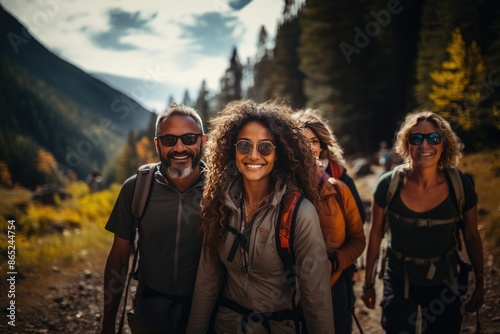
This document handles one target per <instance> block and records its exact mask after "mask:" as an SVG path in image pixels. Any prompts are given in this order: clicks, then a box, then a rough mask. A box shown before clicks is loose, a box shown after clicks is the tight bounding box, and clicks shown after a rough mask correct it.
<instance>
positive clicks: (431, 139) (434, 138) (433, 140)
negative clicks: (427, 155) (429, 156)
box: [408, 132, 443, 145]
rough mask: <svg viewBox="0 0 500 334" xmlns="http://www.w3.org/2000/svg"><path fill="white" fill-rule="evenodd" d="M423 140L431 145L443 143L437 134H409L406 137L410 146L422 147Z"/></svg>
mask: <svg viewBox="0 0 500 334" xmlns="http://www.w3.org/2000/svg"><path fill="white" fill-rule="evenodd" d="M424 139H425V140H427V142H428V143H429V144H431V145H438V144H441V143H442V142H443V138H442V137H441V135H440V134H439V133H438V132H432V133H426V134H423V133H411V134H410V135H409V136H408V142H409V143H410V144H411V145H422V143H423V142H424Z"/></svg>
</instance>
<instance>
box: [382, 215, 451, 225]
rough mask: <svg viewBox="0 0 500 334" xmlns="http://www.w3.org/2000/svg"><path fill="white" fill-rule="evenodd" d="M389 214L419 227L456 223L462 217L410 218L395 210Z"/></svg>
mask: <svg viewBox="0 0 500 334" xmlns="http://www.w3.org/2000/svg"><path fill="white" fill-rule="evenodd" d="M387 214H388V215H390V216H392V217H394V218H395V219H397V220H400V221H404V222H406V223H412V224H415V225H416V226H417V227H432V226H438V225H446V224H451V223H456V222H458V221H459V220H460V217H454V218H449V219H429V218H409V217H404V216H401V215H400V214H397V213H396V212H393V211H388V212H387Z"/></svg>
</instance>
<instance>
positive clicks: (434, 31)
mask: <svg viewBox="0 0 500 334" xmlns="http://www.w3.org/2000/svg"><path fill="white" fill-rule="evenodd" d="M477 4H478V1H477V0H474V1H470V0H440V1H426V2H425V3H424V6H423V12H422V16H421V22H422V25H421V29H420V40H419V46H418V58H417V70H416V84H415V86H414V90H413V92H414V96H415V100H416V102H417V105H418V107H419V108H429V107H431V106H432V102H431V101H430V100H429V93H430V92H431V85H432V80H431V78H430V76H429V73H431V72H432V71H436V70H438V69H439V67H440V64H442V63H443V62H444V61H445V59H446V57H447V54H446V45H448V44H449V43H450V39H451V33H452V32H453V30H454V29H455V28H457V27H458V28H460V31H461V32H462V36H463V37H464V40H465V41H466V42H467V43H471V42H472V40H473V39H475V36H474V33H475V32H476V26H475V24H476V17H477Z"/></svg>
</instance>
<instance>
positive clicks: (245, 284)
mask: <svg viewBox="0 0 500 334" xmlns="http://www.w3.org/2000/svg"><path fill="white" fill-rule="evenodd" d="M284 193H285V189H281V190H279V191H277V192H276V193H275V195H274V197H273V198H272V199H271V201H270V203H267V204H264V205H263V206H262V207H261V208H260V209H259V210H258V211H257V213H256V214H255V215H254V218H253V222H252V223H251V225H250V226H247V228H246V229H247V232H248V233H244V234H245V235H246V239H247V240H249V242H248V247H247V248H248V252H245V251H243V249H242V248H241V246H238V249H237V250H236V253H235V256H234V258H233V259H232V261H228V255H229V254H230V250H231V247H232V246H233V242H234V239H235V238H236V236H235V234H233V233H226V236H225V240H224V242H223V243H222V244H221V246H220V250H219V257H218V258H217V261H216V263H215V264H213V263H212V260H211V258H210V256H209V253H208V250H207V249H205V248H204V249H203V250H202V254H201V258H200V264H199V267H198V274H197V277H196V283H195V292H194V297H193V304H192V308H191V316H190V319H189V325H188V331H187V332H188V333H205V332H206V331H207V328H208V324H209V318H210V316H211V314H212V310H213V309H214V307H215V305H216V299H217V297H218V295H219V291H221V289H222V295H223V296H224V297H226V298H228V299H230V300H232V301H234V302H236V303H238V304H239V305H241V306H243V307H245V308H247V309H249V310H252V311H254V312H256V313H263V312H275V311H280V310H283V309H292V301H291V298H292V291H291V288H290V284H289V283H288V282H286V281H285V280H284V279H283V272H284V265H283V263H282V261H281V259H280V257H279V255H278V252H277V249H276V244H275V232H276V227H275V226H276V223H277V222H278V216H279V208H280V202H281V200H282V198H283V195H284ZM241 196H242V188H241V180H240V179H235V180H233V182H232V185H231V189H230V191H229V193H228V194H226V199H225V205H226V206H227V208H228V209H229V210H230V211H231V216H230V221H229V225H230V226H231V227H233V228H235V229H236V230H238V231H240V230H241V226H242V213H241V205H240V204H241V203H240V202H241ZM292 247H293V250H294V252H295V265H296V268H297V280H298V292H297V297H296V300H297V301H299V300H300V303H301V305H302V308H303V311H304V316H305V319H306V322H307V324H308V330H309V333H333V328H334V325H333V310H332V298H331V292H330V291H331V290H330V281H329V279H330V273H329V271H328V262H327V261H328V259H327V255H326V250H325V244H324V241H323V235H322V233H321V228H320V224H319V218H318V214H317V212H316V209H315V207H314V206H313V205H312V203H311V202H310V201H308V200H307V199H304V200H303V201H302V203H301V204H300V207H299V210H298V214H297V219H296V227H295V242H294V244H293V246H292ZM245 264H247V266H248V270H247V273H245V272H244V271H243V270H242V266H244V265H245ZM240 318H241V314H239V313H237V312H235V311H232V310H230V309H228V308H225V307H219V308H218V309H217V316H216V319H215V329H216V331H217V332H218V333H237V332H241V327H240V321H239V319H240ZM269 325H270V326H271V332H272V333H295V326H294V324H293V321H290V320H285V321H269ZM248 326H252V324H249V325H248ZM247 329H248V330H250V329H249V328H248V327H247ZM251 329H252V330H253V333H267V331H266V330H265V328H264V327H263V326H259V327H252V328H251Z"/></svg>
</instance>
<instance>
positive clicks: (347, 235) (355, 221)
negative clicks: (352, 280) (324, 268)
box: [319, 173, 366, 285]
mask: <svg viewBox="0 0 500 334" xmlns="http://www.w3.org/2000/svg"><path fill="white" fill-rule="evenodd" d="M321 183H322V184H323V185H322V187H321V190H320V196H321V205H320V211H319V220H320V223H321V231H322V232H323V238H324V240H325V246H326V248H327V251H328V252H335V253H337V258H338V261H339V268H338V270H337V271H335V272H332V273H331V276H330V284H331V285H333V284H335V282H336V281H337V279H338V278H339V276H340V274H341V273H342V270H344V269H346V268H348V267H349V266H351V265H352V264H353V263H354V261H355V260H356V259H357V258H358V257H359V256H360V255H361V254H362V253H363V250H364V248H365V245H366V239H365V234H364V231H363V222H362V220H361V217H360V215H359V210H358V207H357V205H356V201H355V199H354V196H353V195H352V193H351V191H350V190H349V188H348V187H347V185H346V184H345V183H344V182H342V181H340V180H337V179H335V178H333V177H329V175H328V174H327V173H324V174H323V177H322V181H321ZM334 185H336V186H334ZM336 189H338V190H339V194H338V195H339V196H340V197H341V201H342V203H343V205H344V212H345V217H344V214H343V211H342V209H341V208H340V204H339V202H338V201H337V196H336V194H337V190H336Z"/></svg>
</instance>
